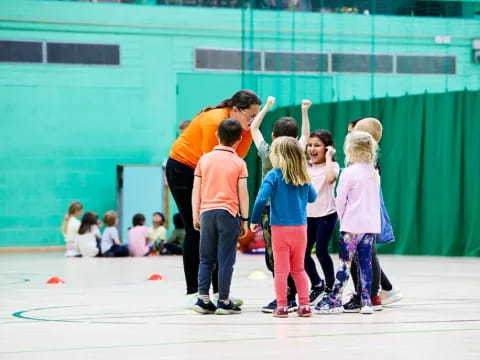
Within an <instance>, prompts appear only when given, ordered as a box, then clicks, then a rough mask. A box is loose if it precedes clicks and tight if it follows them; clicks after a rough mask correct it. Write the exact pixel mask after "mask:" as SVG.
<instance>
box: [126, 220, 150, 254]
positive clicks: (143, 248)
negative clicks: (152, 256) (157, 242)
mask: <svg viewBox="0 0 480 360" xmlns="http://www.w3.org/2000/svg"><path fill="white" fill-rule="evenodd" d="M132 223H133V227H131V228H130V229H129V230H128V252H129V253H130V256H134V257H138V256H146V255H148V254H149V252H150V246H149V244H148V230H147V227H146V226H145V216H144V215H143V214H135V215H134V216H133V219H132Z"/></svg>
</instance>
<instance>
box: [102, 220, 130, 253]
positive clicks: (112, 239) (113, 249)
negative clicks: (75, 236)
mask: <svg viewBox="0 0 480 360" xmlns="http://www.w3.org/2000/svg"><path fill="white" fill-rule="evenodd" d="M103 222H104V224H105V226H106V227H105V230H103V234H102V241H101V244H100V250H101V251H102V254H103V256H105V257H120V256H128V246H127V245H122V243H121V241H120V237H119V236H118V230H117V228H116V227H115V225H117V222H118V218H117V214H116V213H115V211H107V212H106V213H105V215H103Z"/></svg>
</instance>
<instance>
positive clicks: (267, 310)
mask: <svg viewBox="0 0 480 360" xmlns="http://www.w3.org/2000/svg"><path fill="white" fill-rule="evenodd" d="M276 308H277V299H275V300H273V301H272V302H271V303H270V304H268V305H265V306H264V307H262V312H264V313H266V314H271V313H273V312H274V311H275V309H276Z"/></svg>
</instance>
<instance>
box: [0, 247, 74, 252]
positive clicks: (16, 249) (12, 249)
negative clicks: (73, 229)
mask: <svg viewBox="0 0 480 360" xmlns="http://www.w3.org/2000/svg"><path fill="white" fill-rule="evenodd" d="M59 251H65V246H22V247H4V248H3V247H0V254H14V253H39V252H59Z"/></svg>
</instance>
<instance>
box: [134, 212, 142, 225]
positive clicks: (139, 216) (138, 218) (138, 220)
mask: <svg viewBox="0 0 480 360" xmlns="http://www.w3.org/2000/svg"><path fill="white" fill-rule="evenodd" d="M132 224H133V226H142V225H144V224H145V216H144V215H143V214H135V215H133V219H132Z"/></svg>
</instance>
